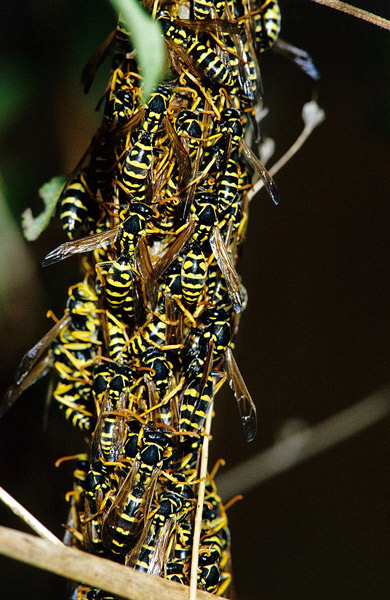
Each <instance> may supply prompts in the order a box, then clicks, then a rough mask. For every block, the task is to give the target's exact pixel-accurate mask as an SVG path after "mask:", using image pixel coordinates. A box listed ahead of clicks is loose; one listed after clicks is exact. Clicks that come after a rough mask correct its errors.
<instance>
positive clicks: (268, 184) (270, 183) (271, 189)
mask: <svg viewBox="0 0 390 600" xmlns="http://www.w3.org/2000/svg"><path fill="white" fill-rule="evenodd" d="M240 148H241V150H242V153H243V154H244V156H245V158H246V160H247V161H248V163H249V164H250V165H251V166H252V167H253V168H254V170H255V171H256V172H257V173H258V174H259V175H260V178H261V180H262V181H263V183H264V187H265V189H266V190H267V192H268V194H269V195H270V196H271V200H272V202H273V203H274V204H276V205H277V204H279V191H278V188H277V187H276V183H275V181H274V180H273V179H272V177H271V175H270V174H269V173H268V171H267V169H266V168H265V167H264V165H262V164H261V162H260V161H259V159H258V158H257V156H256V155H255V153H254V152H253V151H252V150H251V149H250V148H249V146H248V144H247V143H246V142H245V141H244V140H240Z"/></svg>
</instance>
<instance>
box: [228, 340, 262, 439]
mask: <svg viewBox="0 0 390 600" xmlns="http://www.w3.org/2000/svg"><path fill="white" fill-rule="evenodd" d="M225 366H226V371H227V376H228V381H229V385H230V388H231V389H232V390H233V392H234V396H235V398H236V400H237V404H238V409H239V411H240V416H241V422H242V426H243V429H244V433H245V437H246V439H247V441H248V442H251V441H252V440H253V439H254V437H255V435H256V430H257V417H256V406H255V404H254V402H253V400H252V398H251V395H250V393H249V391H248V388H247V387H246V385H245V381H244V380H243V378H242V375H241V373H240V370H239V368H238V365H237V363H236V360H235V358H234V356H233V352H232V350H231V348H227V349H226V353H225Z"/></svg>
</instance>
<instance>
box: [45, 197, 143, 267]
mask: <svg viewBox="0 0 390 600" xmlns="http://www.w3.org/2000/svg"><path fill="white" fill-rule="evenodd" d="M150 215H151V208H150V207H149V206H147V205H146V204H142V203H141V202H139V203H134V204H132V205H130V206H126V207H125V208H124V209H123V210H122V211H121V213H120V215H119V220H120V223H119V224H118V225H116V226H115V227H113V228H111V229H107V230H105V231H103V232H101V233H97V234H94V235H91V236H88V237H85V238H81V239H79V240H75V241H72V242H65V243H64V244H61V245H60V246H58V247H57V248H55V249H54V250H52V251H51V252H49V254H48V255H47V256H46V257H45V258H44V260H43V261H42V266H43V267H47V266H49V265H52V264H54V263H56V262H59V261H61V260H64V259H65V258H69V257H70V256H74V255H75V254H83V253H85V252H92V251H93V250H96V249H97V248H103V247H104V246H107V245H108V244H111V243H114V242H116V241H117V240H118V244H119V248H120V251H121V253H122V254H125V255H131V254H132V253H133V252H134V250H135V247H136V245H137V242H138V239H139V236H140V235H141V234H142V233H143V232H144V231H145V228H146V223H147V220H148V218H149V217H150Z"/></svg>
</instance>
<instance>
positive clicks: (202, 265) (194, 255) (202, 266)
mask: <svg viewBox="0 0 390 600" xmlns="http://www.w3.org/2000/svg"><path fill="white" fill-rule="evenodd" d="M206 276H207V262H206V258H205V255H204V253H203V252H202V250H201V248H200V247H199V246H198V245H196V244H194V245H193V246H192V247H191V249H190V250H189V251H188V253H187V254H186V256H185V257H184V258H183V262H182V264H181V270H180V278H181V288H182V295H183V299H184V302H185V303H186V304H187V306H196V305H197V303H198V301H199V299H200V298H201V296H202V293H203V289H204V284H205V281H206Z"/></svg>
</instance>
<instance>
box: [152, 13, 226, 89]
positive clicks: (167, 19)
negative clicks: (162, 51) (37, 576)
mask: <svg viewBox="0 0 390 600" xmlns="http://www.w3.org/2000/svg"><path fill="white" fill-rule="evenodd" d="M157 19H158V21H159V22H160V24H161V26H162V29H163V33H164V36H165V38H166V39H167V40H169V41H170V42H172V43H173V46H174V47H175V48H176V51H177V49H181V50H182V51H184V53H186V54H187V56H188V57H190V59H192V60H193V61H194V63H195V64H196V66H197V67H198V68H199V69H200V71H201V72H202V73H203V74H204V75H205V76H206V77H207V78H208V79H210V80H211V81H212V82H214V83H217V84H219V85H221V86H225V87H232V85H233V81H232V77H231V74H230V71H229V69H228V68H227V67H226V66H225V65H224V63H223V62H222V61H221V59H220V58H219V57H218V55H217V54H216V53H215V52H214V50H212V49H211V48H209V47H207V46H205V45H204V44H203V43H201V42H199V41H198V40H197V39H196V37H193V36H192V34H191V33H190V32H189V31H187V30H186V29H185V28H184V27H183V26H182V24H185V21H181V22H180V24H179V23H178V22H176V21H175V19H173V18H172V17H171V15H170V14H169V12H168V11H166V10H160V11H158V13H157ZM169 47H172V46H169Z"/></svg>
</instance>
